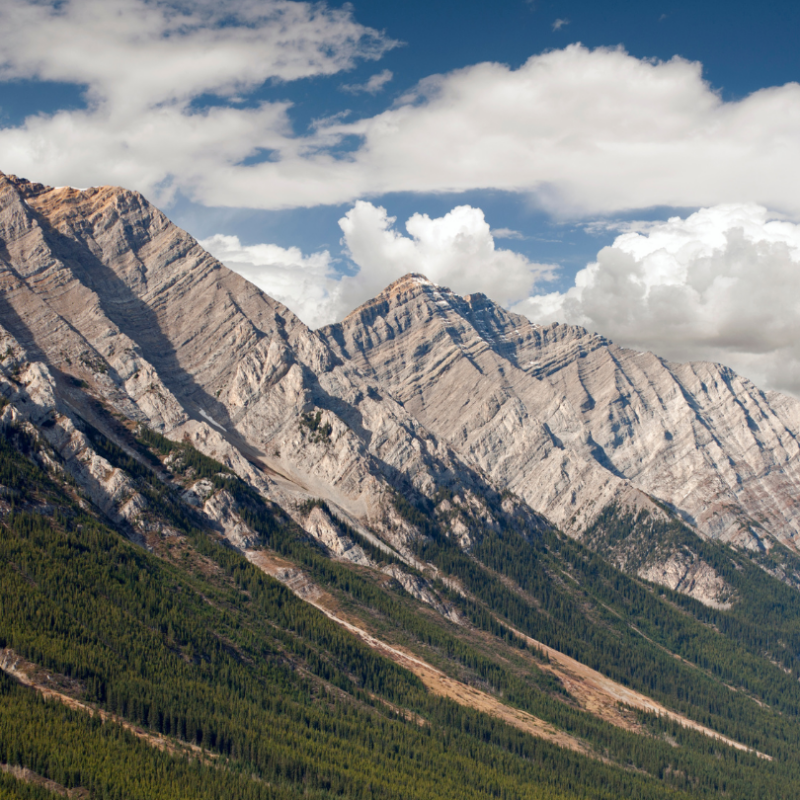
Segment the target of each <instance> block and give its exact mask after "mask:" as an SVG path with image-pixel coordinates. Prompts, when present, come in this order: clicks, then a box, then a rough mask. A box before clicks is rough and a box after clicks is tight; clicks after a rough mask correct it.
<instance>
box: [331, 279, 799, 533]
mask: <svg viewBox="0 0 800 800" xmlns="http://www.w3.org/2000/svg"><path fill="white" fill-rule="evenodd" d="M321 334H322V336H323V337H324V339H325V341H326V342H327V343H328V344H329V345H330V346H331V348H332V349H334V350H335V351H336V353H337V355H338V356H339V357H340V358H341V359H347V360H348V361H350V362H352V363H354V364H356V365H357V366H358V367H359V368H360V369H361V370H362V372H363V373H364V374H365V375H367V376H368V377H369V378H371V379H373V380H375V381H377V382H379V383H380V384H381V386H383V387H385V388H386V389H387V390H388V391H389V392H390V393H391V394H392V395H393V396H394V397H395V398H396V399H397V400H399V401H400V402H402V403H403V405H404V407H405V408H406V409H407V410H408V411H409V412H411V413H412V414H413V415H414V416H415V417H416V418H417V419H419V420H420V422H422V423H423V424H424V425H425V426H426V428H428V429H429V430H430V431H432V432H433V433H434V434H435V435H437V436H439V437H441V438H442V439H444V440H445V441H446V442H448V443H449V444H450V445H451V446H452V447H453V449H454V450H456V451H457V452H458V454H459V455H460V456H461V457H462V458H463V459H464V460H465V461H467V463H469V464H473V465H475V466H477V467H479V468H480V469H482V470H484V471H485V472H486V473H488V474H489V475H490V476H492V477H493V478H494V479H495V480H497V481H498V482H499V483H501V484H502V485H504V486H507V487H509V488H510V489H512V490H513V491H515V492H516V493H518V494H519V495H520V496H521V497H523V498H524V499H525V500H526V501H527V502H528V503H529V504H530V505H531V506H532V507H533V508H535V509H536V510H538V511H540V512H541V513H543V514H545V515H546V516H547V517H548V518H550V519H551V520H553V521H554V522H556V523H557V524H558V525H559V526H561V527H562V528H564V529H565V530H567V531H569V532H570V533H572V534H573V535H579V534H580V533H581V531H582V530H584V529H585V528H586V526H587V525H588V524H589V523H591V521H592V520H593V519H594V518H595V517H596V515H597V513H598V512H599V511H600V510H601V509H602V508H604V507H606V506H607V505H608V504H609V503H610V502H614V503H617V504H619V505H622V506H627V507H633V508H648V509H649V510H651V511H653V512H654V513H659V511H658V509H657V508H656V507H655V506H654V504H653V503H652V502H651V499H650V498H651V497H653V498H657V499H658V500H660V501H662V502H663V503H666V504H668V505H669V506H671V507H673V508H674V509H675V510H676V511H677V512H678V513H679V514H680V515H681V516H682V517H683V519H684V520H686V521H687V522H689V523H690V524H691V525H693V526H694V527H695V528H696V530H697V531H699V532H700V533H701V534H702V535H704V536H706V537H710V538H716V539H721V540H723V541H727V542H731V543H734V544H737V545H739V546H741V547H745V548H769V547H770V546H771V543H772V541H773V540H775V541H780V542H782V543H784V544H787V545H789V546H791V547H795V542H796V539H797V536H798V531H799V530H800V504H798V503H796V502H795V498H796V497H797V496H798V489H800V449H799V448H798V435H800V403H798V402H796V401H794V400H792V399H791V398H788V397H785V396H782V395H779V394H777V393H771V392H762V391H760V390H759V389H758V388H757V387H755V386H754V385H753V384H752V383H750V382H749V381H747V380H746V379H744V378H741V377H740V376H738V375H736V374H735V373H733V372H732V371H731V370H729V369H727V368H726V367H723V366H721V365H719V364H709V363H695V364H671V363H668V362H666V361H664V360H663V359H660V358H658V357H657V356H655V355H653V354H652V353H639V352H636V351H633V350H627V349H624V348H621V347H617V346H616V345H614V344H612V343H611V342H608V341H607V340H605V339H603V338H602V337H601V336H598V335H596V334H591V333H589V332H587V331H586V330H584V329H582V328H577V327H572V326H567V325H559V324H557V323H556V324H553V325H547V326H541V325H537V324H535V323H531V322H530V321H528V320H527V319H525V318H524V317H521V316H518V315H514V314H509V313H507V312H506V311H504V310H503V309H502V308H500V307H499V306H497V305H496V304H494V303H492V302H491V301H490V300H488V299H487V298H486V297H485V296H484V295H472V296H468V297H464V298H462V297H459V296H458V295H455V294H454V293H453V292H451V291H449V290H448V289H445V288H442V287H438V286H434V285H433V284H431V283H430V282H429V281H427V280H426V279H425V278H423V277H422V276H415V275H410V276H407V277H405V278H403V279H401V280H399V281H397V282H396V283H395V284H393V285H392V286H390V287H389V288H388V289H386V290H385V291H384V292H383V293H382V294H381V295H379V296H378V297H377V298H375V299H374V300H372V301H370V302H369V303H366V304H365V305H364V306H362V307H361V308H359V309H357V310H356V311H354V312H353V313H352V314H350V316H348V317H347V319H345V320H344V321H343V322H342V323H340V324H338V325H334V326H330V327H328V328H325V329H323V330H322V331H321Z"/></svg>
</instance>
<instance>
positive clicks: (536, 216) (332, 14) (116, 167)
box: [0, 0, 800, 393]
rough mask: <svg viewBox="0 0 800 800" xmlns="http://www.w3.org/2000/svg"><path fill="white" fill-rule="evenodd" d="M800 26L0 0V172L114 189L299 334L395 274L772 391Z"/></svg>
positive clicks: (789, 325) (721, 11) (690, 6)
mask: <svg viewBox="0 0 800 800" xmlns="http://www.w3.org/2000/svg"><path fill="white" fill-rule="evenodd" d="M799 31H800V8H799V7H798V6H797V4H790V3H783V2H775V3H766V4H753V3H743V2H725V3H722V2H704V3H697V2H694V3H690V2H683V1H681V2H677V1H672V0H667V1H666V2H663V3H650V2H645V3H635V2H627V3H625V2H618V3H605V4H599V3H596V2H593V3H590V2H578V1H577V0H576V1H574V2H558V1H554V2H546V1H545V0H536V2H528V1H527V0H506V1H505V2H492V3H490V2H479V1H478V0H461V2H457V3H456V2H441V1H439V2H437V1H436V0H428V2H422V1H421V0H406V1H405V2H403V3H376V2H371V3H359V2H354V3H352V4H349V5H343V4H339V3H329V4H327V5H324V6H323V5H310V4H305V3H297V2H290V0H228V2H211V0H63V1H62V2H59V3H48V2H44V1H43V0H5V2H4V3H3V6H2V8H0V170H3V171H6V172H9V173H17V174H21V175H24V176H25V177H28V178H30V179H32V180H37V181H41V182H44V183H49V184H53V185H63V184H70V185H76V186H87V185H95V184H100V183H112V184H121V185H125V186H128V187H129V188H135V189H139V190H140V191H143V192H144V193H145V194H146V195H147V196H148V197H149V198H151V199H152V200H153V201H154V202H156V203H157V204H158V205H159V206H160V207H161V208H163V209H164V210H165V211H166V212H167V213H168V214H169V215H170V216H171V218H172V219H174V220H175V221H176V222H177V223H178V224H180V225H181V226H182V227H184V228H186V229H187V230H188V231H189V232H190V233H192V234H193V235H194V236H195V237H197V238H198V239H199V240H201V242H202V243H203V244H204V246H206V247H207V248H208V249H210V250H211V251H212V252H213V253H214V254H215V255H217V257H219V258H220V259H221V260H223V261H224V262H225V263H226V264H228V265H229V266H231V267H232V268H234V269H237V270H239V271H241V272H242V273H243V274H245V275H247V276H248V277H249V278H250V279H251V280H253V281H254V282H256V283H258V284H259V285H260V286H261V287H262V288H264V289H265V290H266V291H268V292H270V293H271V294H273V295H274V296H276V297H278V299H280V300H282V301H283V302H285V303H287V305H289V306H290V307H291V308H292V309H293V310H295V311H296V312H297V313H299V314H300V316H301V318H303V319H304V320H306V321H307V322H309V324H312V325H319V324H323V323H325V322H328V321H332V320H333V319H336V318H339V317H341V316H342V315H343V314H345V313H347V312H348V311H349V310H350V309H351V308H352V307H354V306H355V305H357V304H358V303H359V302H361V301H363V300H365V299H367V297H369V296H370V295H371V294H374V293H375V292H376V291H379V290H380V288H382V286H384V285H385V284H387V283H389V282H390V281H391V280H392V279H394V278H395V277H398V276H399V274H403V273H404V272H407V271H410V270H412V269H414V270H417V271H423V272H426V273H428V274H429V275H430V277H432V279H433V280H435V281H437V282H440V283H444V284H447V285H450V286H452V288H454V289H455V290H456V291H460V292H462V293H466V292H469V291H484V292H486V293H487V294H489V295H490V296H492V297H494V298H495V299H497V300H498V301H499V302H502V303H503V304H504V305H505V306H507V307H509V308H513V309H515V310H517V311H520V312H522V313H525V314H527V315H528V316H530V317H531V318H534V319H537V320H541V321H549V320H551V319H560V320H562V321H568V322H575V323H578V324H583V325H586V326H587V327H590V328H592V329H595V330H599V331H600V332H602V333H604V334H606V335H609V336H611V337H612V338H614V339H616V340H617V341H620V342H621V343H624V344H629V345H631V346H639V347H647V348H648V349H654V350H656V351H657V352H660V353H662V354H663V355H665V356H667V357H670V358H676V359H687V358H707V359H713V360H719V361H723V362H725V363H730V364H732V365H733V366H734V367H735V368H737V369H739V370H741V371H743V372H744V373H745V374H746V375H748V376H751V377H753V378H754V379H755V380H757V381H758V382H760V383H761V384H762V385H765V386H773V387H776V388H779V389H783V390H785V391H789V392H793V393H798V392H800V351H797V347H798V345H797V344H795V343H796V342H797V341H800V336H798V335H797V334H798V333H800V330H798V328H799V327H800V325H798V319H800V315H799V314H798V311H800V307H798V306H797V303H798V302H800V276H798V274H797V273H798V270H797V269H796V268H795V266H796V265H797V264H799V263H800V236H798V228H797V223H798V222H800V193H798V192H797V191H796V188H795V187H796V186H797V183H798V179H800V87H799V86H798V85H797V84H796V81H798V80H800V63H798V59H799V57H798V52H799V51H798V48H797V46H796V42H797V35H798V32H799ZM765 276H766V277H767V279H766V280H765ZM776 312H779V313H776Z"/></svg>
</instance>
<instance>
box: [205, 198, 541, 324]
mask: <svg viewBox="0 0 800 800" xmlns="http://www.w3.org/2000/svg"><path fill="white" fill-rule="evenodd" d="M395 222H396V218H395V217H390V216H389V215H388V214H387V212H386V209H385V208H382V207H380V206H375V205H373V204H372V203H368V202H365V201H359V202H358V203H356V204H355V206H354V207H353V208H352V209H351V210H350V211H348V212H347V214H346V215H345V216H344V217H343V218H342V219H340V220H339V226H340V227H341V229H342V232H343V234H344V236H343V239H342V242H343V244H344V245H345V248H346V251H347V254H348V256H349V258H350V259H351V260H352V262H353V264H354V265H355V267H356V272H355V274H353V275H342V274H341V273H337V272H336V271H335V268H334V264H333V261H332V259H331V256H330V254H329V253H328V251H323V252H322V253H317V254H312V255H309V256H305V255H303V253H302V252H301V251H300V250H299V249H298V248H288V249H285V248H282V247H278V246H276V245H272V244H259V245H252V246H244V245H242V244H241V242H240V241H239V239H238V238H237V237H235V236H225V235H221V234H217V235H215V236H212V237H210V238H208V239H204V240H202V241H201V242H200V244H201V245H202V246H203V247H204V248H205V249H206V250H208V251H209V252H210V253H212V254H213V255H214V256H216V257H217V258H218V259H219V260H220V261H222V263H223V264H225V265H226V266H227V267H229V268H230V269H232V270H234V271H236V272H239V273H240V274H241V275H243V276H244V277H246V278H247V279H248V280H250V281H251V282H252V283H254V284H256V286H258V287H259V288H261V289H262V290H263V291H265V292H266V293H267V294H269V295H270V296H272V297H274V298H275V299H276V300H280V301H281V302H282V303H284V304H285V305H287V306H288V307H289V308H290V309H292V311H294V312H295V313H296V314H297V315H298V316H299V317H300V319H302V320H303V321H304V322H305V323H306V324H308V325H310V326H311V327H319V326H321V325H324V324H327V323H331V322H335V321H337V320H339V319H341V318H342V317H344V316H345V315H346V314H347V313H349V312H350V311H352V310H353V309H354V308H356V307H357V306H358V305H360V304H361V303H363V302H364V301H366V300H369V299H370V298H372V297H374V296H375V295H376V294H378V293H379V292H380V291H381V290H383V289H384V288H386V286H388V285H389V284H390V283H391V282H392V281H394V280H397V278H400V277H402V276H403V275H405V274H406V273H409V272H421V273H423V274H424V275H426V276H427V277H428V278H430V279H431V280H432V281H433V282H434V283H439V284H443V285H446V286H449V287H450V288H452V289H454V290H455V291H457V292H460V293H461V294H469V293H470V292H484V293H486V294H488V295H490V296H491V297H492V298H493V299H494V300H496V301H497V302H500V303H509V302H512V301H515V300H518V299H519V298H522V297H527V296H528V295H529V294H530V293H531V291H532V289H533V287H534V285H535V284H536V283H537V282H538V281H542V280H547V279H548V278H549V277H550V276H551V273H552V270H553V267H552V266H550V265H546V264H538V263H535V262H532V261H530V260H528V259H527V258H526V257H525V256H523V255H520V254H519V253H514V252H513V251H511V250H503V249H498V248H496V247H495V244H494V238H493V236H492V233H491V230H490V228H489V224H488V223H487V222H486V219H485V218H484V214H483V211H481V209H479V208H472V207H470V206H458V207H457V208H454V209H453V210H452V211H450V212H449V213H447V214H445V215H444V216H443V217H439V218H435V219H431V218H430V217H429V216H428V215H427V214H414V215H413V216H412V217H410V218H409V220H408V221H407V222H406V226H405V227H406V232H407V233H408V234H409V235H408V236H405V235H403V234H402V233H401V232H400V231H398V230H397V229H396V227H395Z"/></svg>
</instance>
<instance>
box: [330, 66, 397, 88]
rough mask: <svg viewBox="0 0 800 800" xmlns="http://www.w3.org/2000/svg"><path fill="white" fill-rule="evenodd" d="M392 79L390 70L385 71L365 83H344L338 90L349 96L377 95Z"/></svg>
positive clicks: (392, 74) (392, 75)
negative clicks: (347, 93)
mask: <svg viewBox="0 0 800 800" xmlns="http://www.w3.org/2000/svg"><path fill="white" fill-rule="evenodd" d="M393 77H394V73H393V72H392V71H391V70H388V69H385V70H383V72H378V73H376V74H375V75H373V76H372V77H371V78H370V79H369V80H368V81H367V82H366V83H345V84H343V85H342V86H341V87H340V88H341V90H342V91H343V92H349V93H350V94H361V93H366V94H378V92H381V91H383V87H384V86H386V84H387V83H389V81H390V80H391V79H392V78H393Z"/></svg>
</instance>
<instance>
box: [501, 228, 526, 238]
mask: <svg viewBox="0 0 800 800" xmlns="http://www.w3.org/2000/svg"><path fill="white" fill-rule="evenodd" d="M492 236H494V238H495V239H527V238H528V237H527V236H525V234H524V233H520V232H519V231H515V230H513V229H512V228H492Z"/></svg>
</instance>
